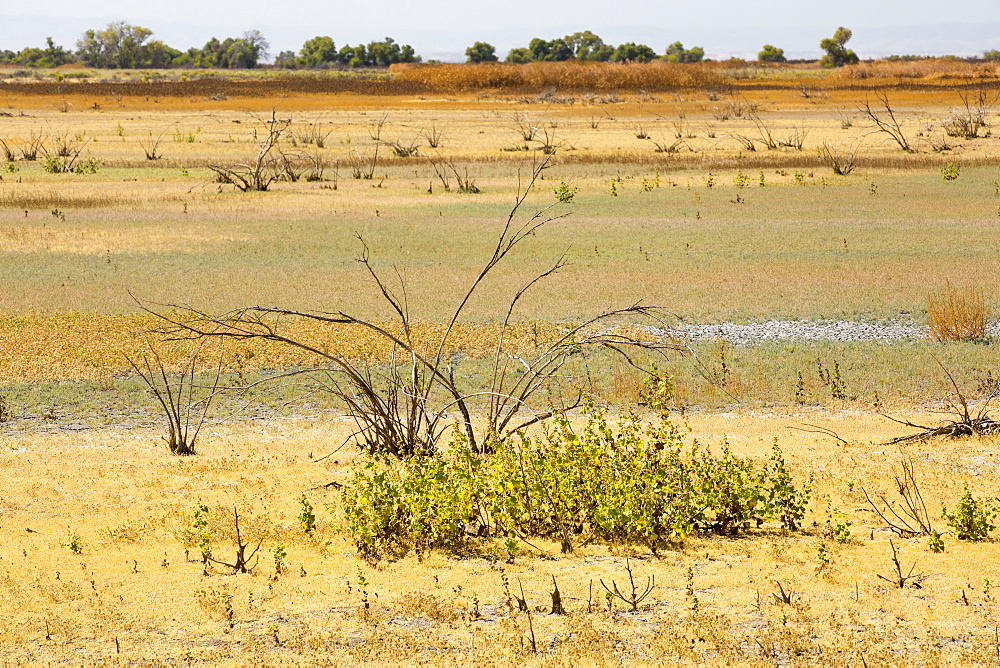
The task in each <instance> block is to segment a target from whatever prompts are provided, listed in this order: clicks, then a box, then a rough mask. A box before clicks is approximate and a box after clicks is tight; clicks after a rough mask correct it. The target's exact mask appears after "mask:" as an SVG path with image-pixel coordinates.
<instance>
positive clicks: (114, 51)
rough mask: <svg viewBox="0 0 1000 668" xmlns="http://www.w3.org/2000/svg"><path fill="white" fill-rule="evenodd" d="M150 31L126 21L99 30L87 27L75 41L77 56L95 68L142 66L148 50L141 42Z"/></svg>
mask: <svg viewBox="0 0 1000 668" xmlns="http://www.w3.org/2000/svg"><path fill="white" fill-rule="evenodd" d="M152 34H153V31H152V30H150V29H149V28H143V27H141V26H134V25H131V24H130V23H127V22H126V21H114V22H112V23H109V24H108V26H107V28H105V29H104V30H100V31H95V30H88V31H87V32H85V33H84V34H83V37H81V38H80V39H79V40H77V43H76V48H77V52H78V53H79V55H80V58H81V59H82V60H84V61H86V62H87V64H89V65H93V66H94V67H117V68H122V69H125V68H136V67H144V66H145V65H146V63H147V61H148V53H147V49H146V48H145V46H144V44H145V42H146V40H147V39H149V37H150V35H152Z"/></svg>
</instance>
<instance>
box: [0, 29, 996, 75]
mask: <svg viewBox="0 0 1000 668" xmlns="http://www.w3.org/2000/svg"><path fill="white" fill-rule="evenodd" d="M152 36H153V31H152V30H150V29H149V28H144V27H141V26H135V25H132V24H130V23H128V22H127V21H115V22H112V23H109V24H108V25H107V27H105V28H104V29H102V30H87V31H86V32H85V33H84V34H83V36H82V37H80V39H78V40H77V42H76V50H75V51H70V50H67V49H66V48H64V47H62V46H59V45H56V44H55V43H54V42H53V40H52V38H51V37H49V38H47V39H46V45H45V47H43V48H38V47H27V48H24V49H22V50H21V51H17V52H15V51H9V50H0V63H8V64H15V65H23V66H27V67H40V68H50V67H59V66H61V65H67V64H74V63H75V64H80V65H85V66H90V67H96V68H106V69H164V68H171V67H176V68H183V67H188V68H206V69H207V68H218V69H253V68H255V67H258V66H259V65H261V64H262V61H264V60H265V59H267V57H268V55H269V53H268V49H269V48H270V45H269V44H268V41H267V39H266V38H265V37H264V35H263V34H262V33H261V32H260V31H259V30H250V31H247V32H244V33H243V34H242V35H241V36H240V37H227V38H225V39H223V40H219V39H217V38H215V37H213V38H212V39H210V40H209V41H208V42H206V43H205V45H204V46H203V47H201V48H197V47H192V48H189V49H188V50H187V51H180V50H178V49H174V48H172V47H170V46H168V45H167V44H165V43H163V42H162V41H160V40H153V39H150V38H151V37H152ZM851 37H852V33H851V31H850V30H848V29H847V28H844V27H840V28H837V30H836V32H834V34H833V36H832V37H828V38H826V39H823V40H821V41H820V48H821V49H822V50H823V51H824V55H823V57H822V58H821V59H820V61H819V62H820V64H821V65H822V66H823V67H829V68H832V67H841V66H843V65H852V64H855V63H857V62H859V58H858V56H857V54H856V53H855V52H854V51H852V50H850V49H848V48H847V47H846V44H847V42H848V41H849V40H850V39H851ZM465 56H466V62H467V63H490V62H499V60H500V59H499V57H498V56H497V54H496V48H495V47H494V46H493V45H492V44H490V43H488V42H475V43H474V44H473V45H472V46H470V47H468V48H467V49H466V50H465ZM920 58H922V57H920V56H890V57H889V58H887V60H917V59H920ZM569 60H575V61H581V62H618V63H648V62H652V61H655V60H659V61H665V62H671V63H697V62H701V61H703V60H705V50H704V48H703V47H700V46H694V47H691V48H690V49H689V48H685V47H684V45H683V44H682V43H681V42H679V41H677V42H674V43H672V44H670V45H669V46H667V48H666V49H665V51H664V53H663V54H662V55H659V54H657V53H656V51H655V50H654V49H653V48H652V47H650V46H648V45H646V44H638V43H635V42H625V43H623V44H619V45H617V46H614V45H611V44H607V43H605V42H604V40H603V39H601V38H600V37H599V36H598V35H596V34H595V33H593V32H592V31H590V30H584V31H580V32H576V33H573V34H572V35H567V36H565V37H561V38H556V39H552V40H545V39H542V38H539V37H536V38H534V39H532V40H531V41H530V42H529V44H528V46H526V47H515V48H513V49H511V50H510V51H509V52H508V53H507V56H506V59H505V62H508V63H519V64H520V63H534V62H553V61H569ZM757 60H758V61H760V62H770V63H783V62H787V59H786V58H785V52H784V50H783V49H780V48H778V47H776V46H774V45H772V44H765V45H764V46H763V48H762V49H761V51H760V53H758V54H757ZM982 60H987V61H1000V51H998V50H996V49H993V50H990V51H986V52H985V53H984V54H983V55H982ZM421 61H422V58H421V57H420V56H419V55H417V54H416V53H415V51H414V49H413V47H412V46H410V45H409V44H399V43H397V42H396V41H395V40H394V39H392V38H391V37H386V38H385V39H384V40H382V41H372V42H369V43H368V44H358V45H357V46H351V45H350V44H345V45H343V46H341V47H340V48H337V46H336V44H335V43H334V41H333V38H331V37H329V36H324V35H318V36H316V37H313V38H312V39H309V40H306V41H305V43H303V45H302V48H301V49H299V51H298V53H296V52H294V51H281V52H280V53H278V55H277V56H276V57H275V61H274V65H275V67H279V68H284V69H300V68H301V69H331V68H356V67H389V66H390V65H393V64H396V63H418V62H421Z"/></svg>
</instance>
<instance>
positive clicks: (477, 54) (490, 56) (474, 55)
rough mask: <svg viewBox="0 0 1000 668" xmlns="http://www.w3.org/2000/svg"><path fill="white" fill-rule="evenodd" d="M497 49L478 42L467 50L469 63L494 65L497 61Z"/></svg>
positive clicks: (466, 60) (486, 43)
mask: <svg viewBox="0 0 1000 668" xmlns="http://www.w3.org/2000/svg"><path fill="white" fill-rule="evenodd" d="M496 51H497V50H496V47H495V46H493V45H492V44H490V43H489V42H476V43H475V44H473V45H472V46H470V47H469V48H468V49H466V50H465V62H467V63H492V62H496V60H497V53H496Z"/></svg>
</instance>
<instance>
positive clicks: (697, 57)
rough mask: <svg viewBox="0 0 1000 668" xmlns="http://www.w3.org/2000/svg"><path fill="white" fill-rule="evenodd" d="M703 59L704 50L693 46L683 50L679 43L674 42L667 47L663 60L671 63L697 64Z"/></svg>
mask: <svg viewBox="0 0 1000 668" xmlns="http://www.w3.org/2000/svg"><path fill="white" fill-rule="evenodd" d="M704 59H705V49H703V48H701V47H700V46H693V47H691V48H690V49H685V48H684V45H683V44H681V43H680V42H674V43H673V44H671V45H670V46H668V47H667V52H666V54H665V55H664V60H666V61H667V62H671V63H698V62H701V61H702V60H704Z"/></svg>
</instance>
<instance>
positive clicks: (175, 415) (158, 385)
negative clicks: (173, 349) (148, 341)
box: [125, 347, 222, 455]
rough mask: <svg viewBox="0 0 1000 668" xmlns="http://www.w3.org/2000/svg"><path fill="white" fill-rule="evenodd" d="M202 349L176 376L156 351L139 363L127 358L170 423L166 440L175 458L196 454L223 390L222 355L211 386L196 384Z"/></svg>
mask: <svg viewBox="0 0 1000 668" xmlns="http://www.w3.org/2000/svg"><path fill="white" fill-rule="evenodd" d="M200 350H201V348H200V347H199V348H198V349H197V350H195V352H194V353H192V354H191V356H190V357H188V359H187V361H186V362H185V363H184V365H183V366H182V367H181V370H180V373H178V374H177V375H176V376H174V377H173V378H172V376H173V374H169V373H168V372H167V369H166V366H165V365H164V362H163V360H162V359H161V358H160V355H159V353H157V352H156V350H155V349H154V348H150V351H149V354H143V355H142V357H140V358H138V360H134V359H132V358H131V357H129V356H127V355H126V356H125V359H126V361H128V363H129V365H130V366H131V367H132V369H133V370H134V371H135V372H136V373H137V374H139V377H140V378H142V380H143V382H145V383H146V386H147V387H148V388H149V391H150V392H151V393H152V394H153V396H154V397H156V400H157V401H158V402H159V403H160V407H161V408H162V409H163V415H164V417H165V418H166V420H167V427H168V429H169V433H168V435H167V436H166V437H165V438H164V440H165V441H166V442H167V447H168V448H170V452H172V453H173V454H175V455H193V454H195V447H194V446H195V442H196V441H197V440H198V434H199V433H200V432H201V428H202V426H204V424H205V419H206V417H207V416H208V409H209V407H210V406H211V405H212V400H213V399H214V398H215V396H216V394H217V392H218V389H219V377H220V376H221V373H222V354H221V353H220V354H219V363H218V366H217V367H216V369H215V378H214V379H213V380H212V382H211V384H210V385H208V386H205V387H200V386H198V385H197V384H196V383H195V373H196V371H197V368H198V362H199V360H200V357H199V352H200Z"/></svg>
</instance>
